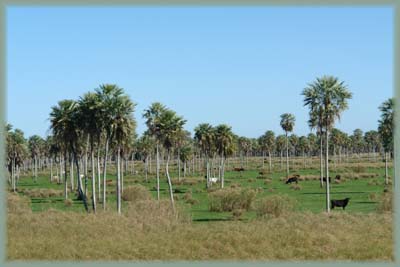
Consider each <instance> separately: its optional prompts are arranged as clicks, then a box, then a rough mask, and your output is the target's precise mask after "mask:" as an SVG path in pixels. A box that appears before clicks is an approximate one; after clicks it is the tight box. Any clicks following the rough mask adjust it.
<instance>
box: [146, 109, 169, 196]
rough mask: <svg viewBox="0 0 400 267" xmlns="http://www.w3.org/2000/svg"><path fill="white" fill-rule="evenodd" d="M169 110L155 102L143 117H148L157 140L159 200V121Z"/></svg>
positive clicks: (150, 128)
mask: <svg viewBox="0 0 400 267" xmlns="http://www.w3.org/2000/svg"><path fill="white" fill-rule="evenodd" d="M166 110H167V108H166V107H165V106H164V105H163V104H161V103H159V102H155V103H152V104H151V105H150V107H149V108H148V109H146V110H145V111H144V113H143V118H145V119H146V125H147V128H148V130H149V134H150V135H151V136H153V137H154V138H155V140H156V165H157V166H156V172H157V200H158V201H159V200H160V147H159V146H160V142H161V138H162V136H161V133H160V129H159V126H158V125H159V123H160V118H161V115H162V114H163V113H164V112H165V111H166Z"/></svg>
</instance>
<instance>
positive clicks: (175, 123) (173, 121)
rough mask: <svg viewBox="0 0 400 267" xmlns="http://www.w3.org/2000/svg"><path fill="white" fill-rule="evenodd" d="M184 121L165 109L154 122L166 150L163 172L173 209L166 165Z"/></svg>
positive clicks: (172, 197) (170, 183)
mask: <svg viewBox="0 0 400 267" xmlns="http://www.w3.org/2000/svg"><path fill="white" fill-rule="evenodd" d="M185 123H186V120H184V119H183V118H182V117H179V116H178V115H177V114H176V113H175V112H174V111H172V110H170V109H166V110H165V111H164V112H162V113H161V116H160V120H159V121H158V123H157V124H156V127H157V128H158V129H159V133H160V137H161V141H162V144H163V146H164V148H165V149H166V151H167V162H166V164H165V173H166V174H167V179H168V187H169V193H170V198H171V205H172V209H173V210H174V211H175V205H174V195H173V192H172V182H171V177H170V174H169V169H168V167H169V160H170V156H171V149H172V148H173V147H174V146H175V145H176V142H177V140H178V138H179V136H180V135H181V132H182V131H183V125H184V124H185Z"/></svg>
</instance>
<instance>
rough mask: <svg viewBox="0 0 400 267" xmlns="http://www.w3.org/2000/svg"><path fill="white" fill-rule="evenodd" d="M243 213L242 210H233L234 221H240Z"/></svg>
mask: <svg viewBox="0 0 400 267" xmlns="http://www.w3.org/2000/svg"><path fill="white" fill-rule="evenodd" d="M243 213H244V210H242V209H235V210H233V211H232V216H233V219H234V220H238V219H240V217H242V215H243Z"/></svg>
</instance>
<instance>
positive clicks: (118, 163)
mask: <svg viewBox="0 0 400 267" xmlns="http://www.w3.org/2000/svg"><path fill="white" fill-rule="evenodd" d="M120 154H121V147H120V146H118V151H117V210H118V214H121V164H120V161H121V155H120Z"/></svg>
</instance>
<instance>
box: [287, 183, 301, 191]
mask: <svg viewBox="0 0 400 267" xmlns="http://www.w3.org/2000/svg"><path fill="white" fill-rule="evenodd" d="M290 189H293V190H295V191H298V190H301V189H302V187H301V185H299V184H292V185H291V186H290Z"/></svg>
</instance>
